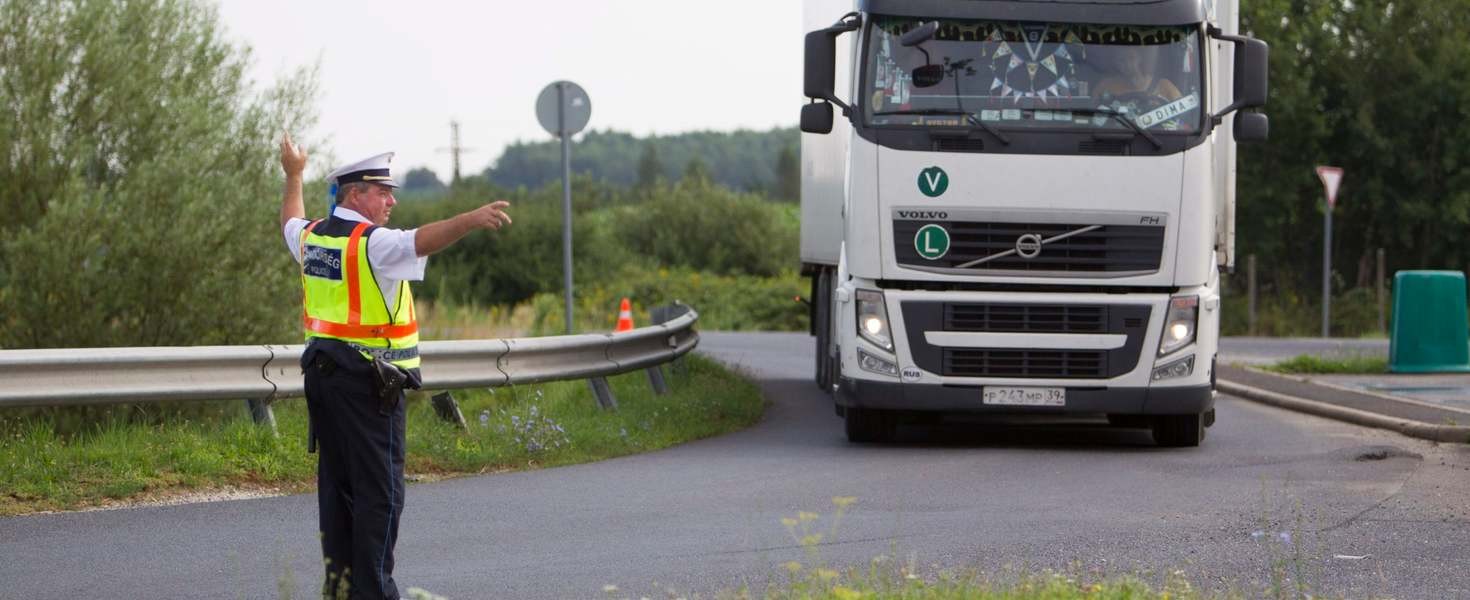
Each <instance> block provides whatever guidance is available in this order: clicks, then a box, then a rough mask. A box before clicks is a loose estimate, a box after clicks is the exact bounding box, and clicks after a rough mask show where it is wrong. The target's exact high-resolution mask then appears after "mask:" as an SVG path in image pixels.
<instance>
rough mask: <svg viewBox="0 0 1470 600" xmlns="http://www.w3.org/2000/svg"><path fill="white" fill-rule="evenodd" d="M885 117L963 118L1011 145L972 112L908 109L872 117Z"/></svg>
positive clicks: (944, 109) (997, 130) (1003, 142)
mask: <svg viewBox="0 0 1470 600" xmlns="http://www.w3.org/2000/svg"><path fill="white" fill-rule="evenodd" d="M887 115H949V116H955V117H964V118H965V120H966V121H969V122H970V124H972V125H976V126H978V127H980V128H981V129H984V130H985V132H986V133H989V134H990V135H993V136H995V139H998V140H1000V143H1002V144H1005V145H1007V146H1009V145H1011V139H1010V138H1008V137H1006V135H1005V134H1003V133H1001V132H1000V130H999V129H996V128H995V126H994V125H991V124H989V123H986V122H985V121H981V120H980V119H977V118H975V113H972V112H966V111H963V110H955V109H952V108H914V109H909V110H880V111H878V112H875V113H873V116H875V117H881V116H887Z"/></svg>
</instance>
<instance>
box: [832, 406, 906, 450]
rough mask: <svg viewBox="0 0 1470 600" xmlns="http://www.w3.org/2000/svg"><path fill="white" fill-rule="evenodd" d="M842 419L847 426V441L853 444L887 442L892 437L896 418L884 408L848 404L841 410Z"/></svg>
mask: <svg viewBox="0 0 1470 600" xmlns="http://www.w3.org/2000/svg"><path fill="white" fill-rule="evenodd" d="M842 420H843V424H844V425H845V426H846V428H847V441H849V442H852V443H854V444H874V443H880V442H887V441H889V440H892V439H893V434H894V431H895V430H896V429H897V419H895V418H894V415H893V414H892V412H891V411H886V410H874V409H871V408H858V407H856V406H849V407H847V408H846V409H845V410H844V411H843V415H842Z"/></svg>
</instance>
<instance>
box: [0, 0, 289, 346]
mask: <svg viewBox="0 0 1470 600" xmlns="http://www.w3.org/2000/svg"><path fill="white" fill-rule="evenodd" d="M216 20H217V19H216V16H215V12H214V10H213V9H212V8H209V7H207V6H198V5H195V4H193V3H190V2H185V1H169V0H164V1H160V2H130V3H116V2H58V1H42V2H0V40H3V42H0V45H3V47H4V48H5V50H4V51H0V73H3V74H4V75H3V79H4V80H5V82H6V85H0V106H5V107H7V109H6V110H7V111H8V114H7V115H6V117H5V118H3V119H0V180H3V181H4V182H5V185H3V186H0V208H3V210H4V211H5V213H6V214H7V215H8V216H9V218H7V220H5V221H4V222H3V223H0V233H3V236H0V347H33V348H45V347H77V346H119V345H122V346H152V345H171V344H245V343H265V342H270V343H280V342H283V341H290V340H292V339H293V336H294V334H295V333H296V331H297V330H298V328H299V325H298V324H297V319H299V316H298V315H299V314H300V306H299V298H300V292H299V288H297V287H296V286H297V285H298V284H296V283H295V281H296V277H295V276H294V275H293V270H292V268H291V267H290V265H291V262H290V258H289V256H288V255H287V254H286V252H284V245H283V244H282V241H281V234H280V229H279V228H278V226H277V225H276V210H277V209H276V208H275V207H276V206H278V204H277V201H276V200H275V199H278V198H280V189H281V185H280V166H279V164H278V163H277V162H276V156H275V152H276V145H275V143H274V140H275V138H276V137H277V136H279V135H280V130H281V128H282V127H288V128H291V129H293V130H300V129H304V128H305V127H307V126H309V125H310V123H311V122H312V120H313V118H314V117H313V116H312V112H311V111H312V108H311V101H312V100H313V98H314V96H315V87H316V84H315V74H314V73H312V72H302V73H300V74H298V75H296V76H293V77H291V78H289V79H287V80H285V81H283V82H281V83H280V84H279V85H278V86H277V87H275V88H273V89H270V90H267V91H266V92H265V93H264V94H259V95H258V94H256V93H255V92H254V91H252V90H251V86H250V80H249V79H248V77H247V74H246V67H247V66H248V62H247V58H248V51H247V50H246V49H243V48H237V47H235V46H233V45H231V44H230V43H229V42H228V41H226V39H225V38H224V36H223V34H222V31H221V29H220V28H219V26H218V24H217V23H216ZM263 206H264V207H265V208H262V207H263Z"/></svg>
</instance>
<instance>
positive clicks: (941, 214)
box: [898, 210, 949, 220]
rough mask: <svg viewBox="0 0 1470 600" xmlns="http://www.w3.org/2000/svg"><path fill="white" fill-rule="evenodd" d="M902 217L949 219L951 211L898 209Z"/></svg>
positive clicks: (899, 216) (899, 215)
mask: <svg viewBox="0 0 1470 600" xmlns="http://www.w3.org/2000/svg"><path fill="white" fill-rule="evenodd" d="M898 218H900V219H924V220H933V219H948V218H949V213H947V212H945V211H942V210H901V211H898Z"/></svg>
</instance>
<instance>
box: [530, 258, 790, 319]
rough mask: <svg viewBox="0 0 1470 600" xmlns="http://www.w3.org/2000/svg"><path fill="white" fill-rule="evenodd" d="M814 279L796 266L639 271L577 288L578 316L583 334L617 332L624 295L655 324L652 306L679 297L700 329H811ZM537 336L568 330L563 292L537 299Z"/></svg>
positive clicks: (642, 316)
mask: <svg viewBox="0 0 1470 600" xmlns="http://www.w3.org/2000/svg"><path fill="white" fill-rule="evenodd" d="M809 287H810V286H809V284H807V282H806V280H805V279H803V278H802V277H801V276H800V275H798V274H797V273H796V272H794V271H789V270H788V271H785V272H783V273H781V274H780V275H778V276H776V277H754V276H749V275H734V276H721V275H711V274H709V273H700V272H697V271H690V270H687V269H681V270H673V271H669V270H662V269H661V270H658V271H655V272H643V273H637V274H635V275H633V276H631V277H629V278H628V279H626V280H623V281H620V282H615V283H598V284H595V285H589V286H583V287H580V288H577V291H576V292H577V293H576V297H575V298H573V305H574V306H573V317H574V319H575V320H576V325H577V329H576V331H577V332H579V333H587V332H598V331H612V329H613V327H614V326H615V325H616V324H617V318H618V305H619V303H620V301H621V299H622V298H625V297H626V298H628V299H629V301H630V303H631V304H632V308H633V313H634V324H635V325H637V326H639V327H642V326H645V325H649V324H650V323H649V321H648V318H649V316H648V315H649V309H651V308H653V307H655V306H662V305H667V304H672V303H674V302H675V301H678V302H682V303H684V304H687V305H689V306H692V307H694V309H695V310H697V311H699V324H698V328H699V329H703V330H722V331H806V329H807V309H806V306H805V305H803V304H801V303H800V302H797V301H796V297H797V296H804V295H806V294H807V293H808V289H809ZM532 302H533V306H534V309H535V320H534V321H533V324H532V330H531V331H532V334H533V335H557V334H561V333H563V332H564V331H565V328H564V325H563V323H564V320H563V318H562V315H563V314H564V313H565V305H564V302H565V301H564V300H563V297H562V295H561V294H556V293H545V294H539V295H537V296H536V298H535V299H534V300H533V301H532Z"/></svg>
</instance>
